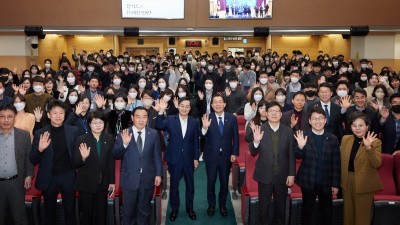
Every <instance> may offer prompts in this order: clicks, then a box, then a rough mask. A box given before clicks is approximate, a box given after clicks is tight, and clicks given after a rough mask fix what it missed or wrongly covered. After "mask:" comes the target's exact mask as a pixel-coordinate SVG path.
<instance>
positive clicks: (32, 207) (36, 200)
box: [25, 165, 42, 225]
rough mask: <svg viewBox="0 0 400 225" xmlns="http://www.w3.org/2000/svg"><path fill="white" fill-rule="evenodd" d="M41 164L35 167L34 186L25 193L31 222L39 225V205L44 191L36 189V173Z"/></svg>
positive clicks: (26, 206)
mask: <svg viewBox="0 0 400 225" xmlns="http://www.w3.org/2000/svg"><path fill="white" fill-rule="evenodd" d="M38 168H39V165H36V166H35V167H34V170H33V171H34V172H33V174H34V176H33V178H32V187H31V188H30V189H29V190H27V191H26V193H25V208H26V212H27V216H28V222H29V224H34V225H39V218H40V215H39V207H40V202H41V201H42V192H41V191H40V190H38V189H36V187H35V185H36V175H37V171H38Z"/></svg>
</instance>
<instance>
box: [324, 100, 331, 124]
mask: <svg viewBox="0 0 400 225" xmlns="http://www.w3.org/2000/svg"><path fill="white" fill-rule="evenodd" d="M324 106H325V117H326V124H329V117H330V116H329V110H328V105H324Z"/></svg>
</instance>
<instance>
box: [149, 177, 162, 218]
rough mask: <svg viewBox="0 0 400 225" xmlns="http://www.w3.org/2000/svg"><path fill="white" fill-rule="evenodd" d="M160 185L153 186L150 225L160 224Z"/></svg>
mask: <svg viewBox="0 0 400 225" xmlns="http://www.w3.org/2000/svg"><path fill="white" fill-rule="evenodd" d="M161 189H162V187H161V185H160V186H158V187H155V188H154V193H153V199H152V200H151V214H150V225H160V224H161V219H162V206H161Z"/></svg>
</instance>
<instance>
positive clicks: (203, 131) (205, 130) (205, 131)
mask: <svg viewBox="0 0 400 225" xmlns="http://www.w3.org/2000/svg"><path fill="white" fill-rule="evenodd" d="M215 116H216V117H217V124H219V118H218V117H222V118H221V120H222V124H223V125H225V123H224V121H225V120H224V119H225V112H222V114H221V115H220V116H218V115H217V113H215ZM207 130H208V128H207V129H204V128H201V133H202V134H203V135H206V134H207Z"/></svg>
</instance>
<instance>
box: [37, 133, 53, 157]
mask: <svg viewBox="0 0 400 225" xmlns="http://www.w3.org/2000/svg"><path fill="white" fill-rule="evenodd" d="M50 142H51V139H50V133H49V132H48V131H46V132H44V133H43V134H41V135H40V139H39V147H38V150H39V152H43V151H44V150H45V149H46V148H47V147H49V145H50Z"/></svg>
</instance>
